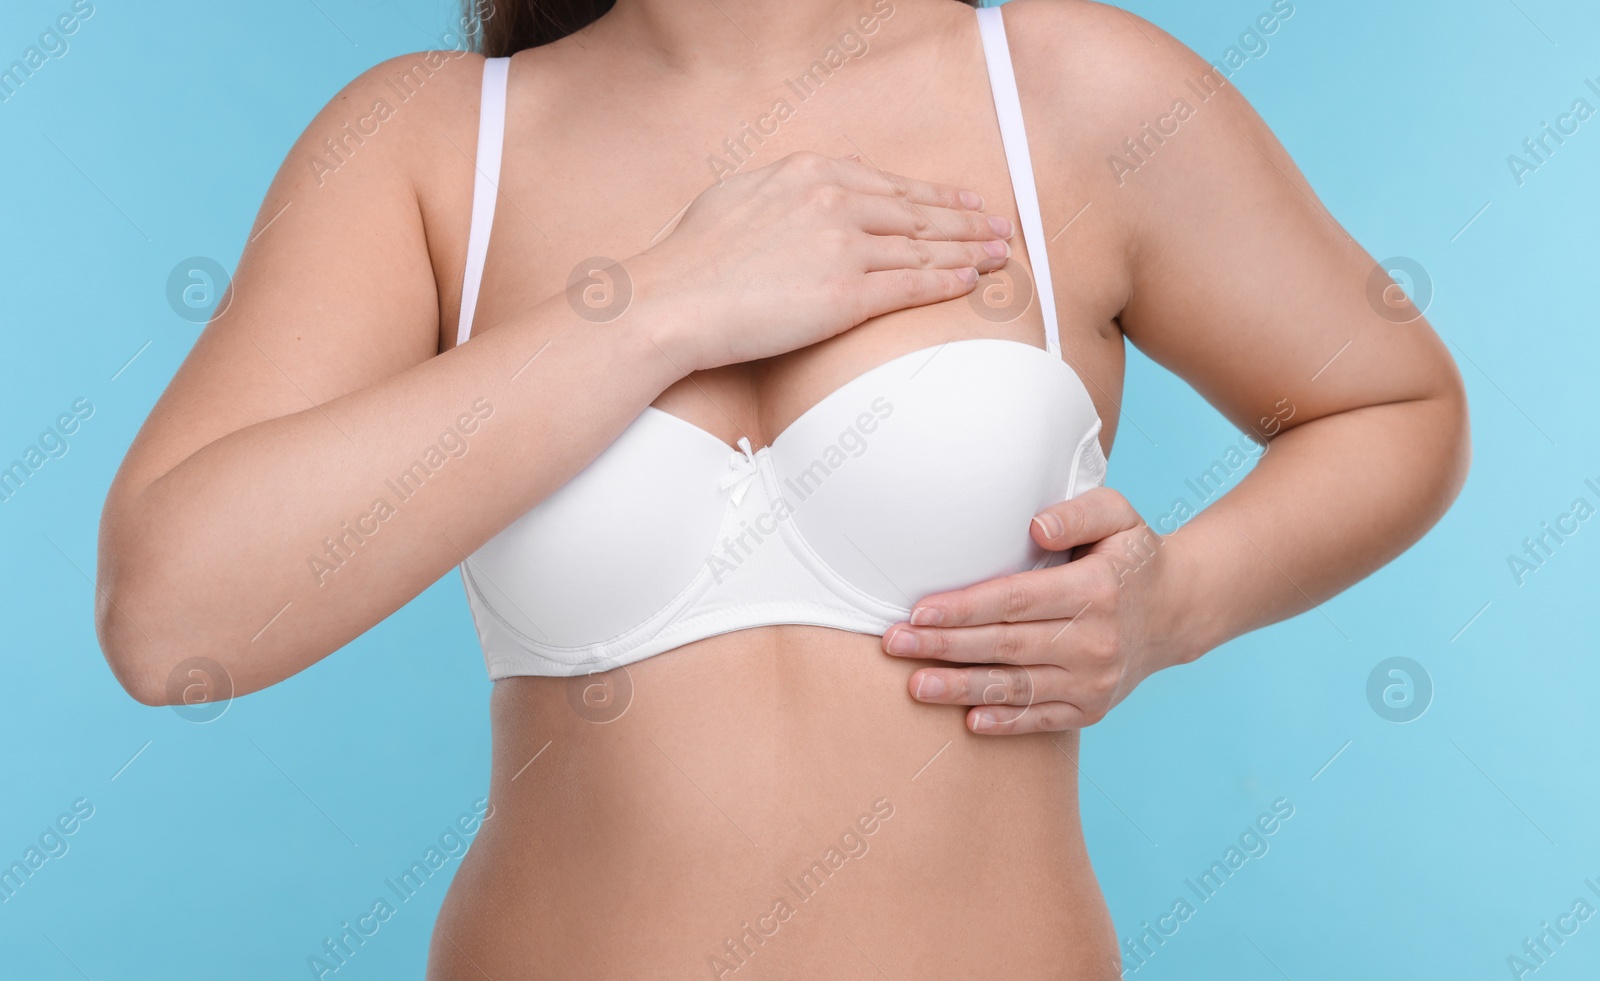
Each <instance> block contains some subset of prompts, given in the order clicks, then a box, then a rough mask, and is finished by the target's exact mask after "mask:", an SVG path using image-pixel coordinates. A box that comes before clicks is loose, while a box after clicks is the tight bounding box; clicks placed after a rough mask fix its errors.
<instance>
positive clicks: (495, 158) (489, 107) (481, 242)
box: [456, 58, 1033, 347]
mask: <svg viewBox="0 0 1600 981" xmlns="http://www.w3.org/2000/svg"><path fill="white" fill-rule="evenodd" d="M510 67H511V59H510V58H485V59H484V61H483V96H482V98H480V99H479V100H478V156H477V158H476V162H475V163H474V165H473V166H474V169H475V170H476V171H477V175H476V176H475V177H474V178H473V181H472V224H471V225H470V226H469V228H468V230H467V269H466V274H465V275H463V276H462V277H461V314H460V316H459V318H458V321H459V322H458V323H457V324H456V346H458V347H459V346H460V345H462V344H465V343H466V342H467V338H468V337H469V336H471V334H472V315H473V314H474V313H475V312H476V311H477V309H478V287H479V285H481V284H482V283H483V261H484V259H485V258H486V257H487V256H488V254H489V230H490V228H491V227H492V226H493V225H494V206H495V201H496V199H497V198H498V196H499V192H500V151H501V149H502V148H503V147H504V145H505V136H506V78H507V76H508V75H509V71H508V69H509V68H510ZM1032 248H1033V247H1032V246H1029V251H1030V252H1031V251H1032Z"/></svg>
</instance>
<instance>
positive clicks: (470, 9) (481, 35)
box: [461, 0, 981, 58]
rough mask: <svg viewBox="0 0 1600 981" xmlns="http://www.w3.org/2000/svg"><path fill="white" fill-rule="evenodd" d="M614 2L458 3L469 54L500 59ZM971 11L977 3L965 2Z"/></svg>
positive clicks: (576, 27)
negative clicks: (466, 27) (473, 52)
mask: <svg viewBox="0 0 1600 981" xmlns="http://www.w3.org/2000/svg"><path fill="white" fill-rule="evenodd" d="M614 2H615V0H461V7H462V15H463V20H464V22H465V23H466V24H467V25H468V37H470V38H471V39H472V50H474V51H476V52H478V53H479V54H482V55H486V56H488V57H490V58H503V57H505V56H506V55H513V54H516V53H517V52H518V51H521V50H523V49H525V48H537V47H538V46H539V45H541V44H549V43H550V42H551V41H559V40H561V39H562V38H564V37H566V36H567V35H568V34H572V33H575V32H577V31H581V30H583V29H584V28H585V27H588V26H589V25H590V24H593V23H594V22H595V21H597V20H599V19H600V17H601V15H602V14H604V13H605V12H606V11H608V10H610V9H611V6H612V4H613V3H614ZM964 2H965V3H966V4H967V5H968V6H971V7H977V6H980V5H981V4H980V2H979V0H964Z"/></svg>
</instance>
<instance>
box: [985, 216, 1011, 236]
mask: <svg viewBox="0 0 1600 981" xmlns="http://www.w3.org/2000/svg"><path fill="white" fill-rule="evenodd" d="M989 227H990V228H992V229H994V233H995V234H996V235H998V236H1000V237H1001V238H1010V237H1011V222H1009V221H1007V220H1006V219H1004V218H1001V217H1000V216H999V215H990V216H989Z"/></svg>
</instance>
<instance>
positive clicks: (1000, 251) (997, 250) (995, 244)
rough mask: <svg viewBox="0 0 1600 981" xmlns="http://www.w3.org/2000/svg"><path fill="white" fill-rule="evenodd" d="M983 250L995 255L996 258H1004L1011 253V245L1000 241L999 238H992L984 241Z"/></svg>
mask: <svg viewBox="0 0 1600 981" xmlns="http://www.w3.org/2000/svg"><path fill="white" fill-rule="evenodd" d="M983 251H985V252H987V253H989V254H990V255H992V256H994V257H995V258H996V259H1004V258H1005V257H1006V256H1008V255H1010V254H1011V246H1009V245H1007V244H1006V243H1004V242H1002V241H1000V240H999V239H990V240H989V241H987V242H985V243H983Z"/></svg>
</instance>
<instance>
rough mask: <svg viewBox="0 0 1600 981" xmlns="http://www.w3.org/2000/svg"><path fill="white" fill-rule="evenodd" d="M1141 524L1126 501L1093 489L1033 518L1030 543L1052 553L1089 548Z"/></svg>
mask: <svg viewBox="0 0 1600 981" xmlns="http://www.w3.org/2000/svg"><path fill="white" fill-rule="evenodd" d="M1142 524H1144V520H1143V519H1142V518H1140V517H1139V512H1137V511H1135V510H1134V509H1133V505H1132V504H1129V503H1128V499H1127V498H1125V497H1123V496H1122V495H1121V494H1119V493H1117V492H1116V491H1114V490H1112V489H1111V488H1109V487H1095V488H1092V489H1090V490H1087V491H1084V492H1083V493H1082V494H1080V495H1078V496H1077V497H1074V498H1073V499H1072V500H1070V501H1062V502H1061V503H1060V504H1052V505H1050V506H1049V507H1047V508H1045V509H1044V510H1043V511H1040V512H1039V513H1038V514H1037V515H1035V516H1034V518H1033V523H1032V525H1031V531H1032V534H1033V540H1034V541H1036V542H1038V543H1039V544H1040V545H1041V546H1043V547H1044V548H1048V549H1050V550H1051V551H1053V552H1062V551H1065V550H1067V549H1069V548H1074V547H1076V546H1078V545H1088V544H1091V543H1093V542H1098V541H1100V540H1101V539H1103V538H1110V537H1111V536H1112V535H1115V534H1116V533H1117V532H1119V531H1127V530H1128V529H1130V528H1137V527H1139V526H1140V525H1142Z"/></svg>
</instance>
